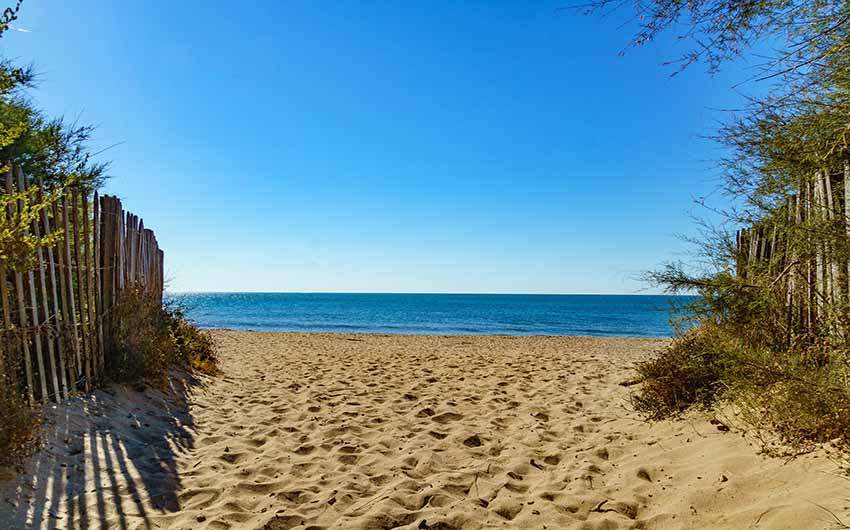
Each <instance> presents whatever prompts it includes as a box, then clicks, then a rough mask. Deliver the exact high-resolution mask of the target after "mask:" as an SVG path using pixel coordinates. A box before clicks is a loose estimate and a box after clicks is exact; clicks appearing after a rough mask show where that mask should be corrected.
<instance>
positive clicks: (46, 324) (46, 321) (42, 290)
mask: <svg viewBox="0 0 850 530" xmlns="http://www.w3.org/2000/svg"><path fill="white" fill-rule="evenodd" d="M40 190H41V187H40V186H39V192H38V194H37V197H38V198H39V200H43V193H41V191H40ZM41 214H42V215H46V212H45V210H42V211H41ZM38 221H39V220H38V219H35V221H33V225H32V227H33V235H34V236H35V237H36V239H41V229H40V228H39V222H38ZM46 235H48V234H47V232H45V236H46ZM36 258H37V260H38V279H39V292H38V294H39V295H40V296H39V297H38V300H37V302H35V303H34V304H33V313H34V314H36V315H37V314H38V308H39V307H41V314H42V319H41V322H42V328H41V331H40V332H39V335H41V334H42V332H43V333H44V338H45V342H46V343H47V361H48V362H47V364H48V365H49V367H50V379H51V382H52V383H53V397H54V399H55V400H56V402H57V403H60V402H61V401H62V393H61V392H60V390H59V377H58V376H57V372H56V348H55V347H54V344H53V339H54V333H53V329H54V326H53V324H52V323H51V321H50V320H51V319H50V299H49V298H48V297H47V271H46V270H45V264H44V251H43V250H42V248H41V245H39V246H38V247H36ZM51 259H52V258H51ZM33 294H34V296H33V299H34V300H35V299H36V298H37V297H36V296H35V293H33Z"/></svg>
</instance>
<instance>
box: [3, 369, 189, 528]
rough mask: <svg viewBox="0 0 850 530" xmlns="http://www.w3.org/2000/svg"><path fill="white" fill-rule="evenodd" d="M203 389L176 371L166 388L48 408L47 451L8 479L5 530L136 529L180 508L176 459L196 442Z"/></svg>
mask: <svg viewBox="0 0 850 530" xmlns="http://www.w3.org/2000/svg"><path fill="white" fill-rule="evenodd" d="M199 384H200V381H199V380H198V379H196V378H194V377H193V376H191V375H189V374H186V373H182V372H181V373H175V374H173V376H172V377H171V378H170V388H168V389H166V390H165V391H159V390H151V389H148V390H146V391H135V390H132V389H129V388H127V387H124V386H112V387H109V388H106V389H103V390H97V391H94V392H91V393H89V394H86V395H83V396H78V397H74V398H71V399H70V400H69V401H68V402H67V404H65V405H63V406H60V407H53V408H52V409H50V410H48V412H47V414H46V421H45V427H44V430H45V443H44V447H43V448H42V450H41V451H39V452H38V453H37V454H35V455H33V456H32V457H31V458H29V459H27V461H26V462H24V463H23V464H22V465H23V469H20V468H19V469H17V470H16V472H14V473H13V472H12V471H11V470H7V471H6V472H5V476H0V528H22V529H23V528H27V529H29V528H32V529H37V530H48V529H65V530H70V529H86V528H102V529H106V528H121V529H130V530H132V529H135V528H149V527H152V525H151V520H150V517H151V515H152V513H151V512H152V511H157V512H159V513H160V514H161V513H163V512H173V511H177V510H179V509H180V503H179V500H178V497H177V491H178V490H179V489H180V486H181V484H180V476H179V474H178V471H177V462H176V456H177V452H179V451H184V450H188V449H191V448H192V447H193V444H194V425H193V419H192V416H191V414H190V413H189V408H188V401H189V394H190V392H191V391H192V389H193V388H194V387H196V386H198V385H199Z"/></svg>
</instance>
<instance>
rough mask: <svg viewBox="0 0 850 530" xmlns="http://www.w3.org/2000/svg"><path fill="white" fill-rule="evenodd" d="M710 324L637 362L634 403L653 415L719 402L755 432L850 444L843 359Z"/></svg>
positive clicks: (848, 370) (847, 366) (830, 351)
mask: <svg viewBox="0 0 850 530" xmlns="http://www.w3.org/2000/svg"><path fill="white" fill-rule="evenodd" d="M737 337H738V335H737V333H736V332H735V334H733V333H731V332H728V331H727V330H725V329H724V328H723V327H722V326H719V325H716V324H703V325H702V326H700V327H698V328H696V329H693V330H691V331H689V332H687V333H685V334H684V335H682V336H681V337H680V338H678V339H676V340H674V341H673V343H672V344H671V345H670V346H669V347H668V348H666V349H664V350H662V351H661V352H659V353H658V354H656V355H655V356H654V357H652V358H651V359H648V360H647V361H645V362H643V363H640V364H639V365H638V373H639V375H640V381H641V383H642V384H641V386H640V387H639V388H638V390H637V392H636V393H635V394H634V395H633V396H632V404H633V405H634V407H635V409H636V410H637V411H638V412H640V413H642V414H643V415H645V416H646V417H648V418H650V419H654V420H658V419H663V418H667V417H671V416H675V415H677V414H679V413H681V412H683V411H685V410H687V409H688V408H691V407H697V408H705V407H709V406H712V405H715V404H717V403H718V402H719V401H725V402H727V403H730V404H733V405H735V407H736V410H738V411H739V413H740V414H739V418H740V419H741V420H742V421H743V422H744V423H747V424H749V425H750V426H751V427H753V428H755V429H756V430H757V431H760V430H764V431H769V432H771V433H772V434H773V436H774V437H775V436H778V437H779V439H781V440H782V441H783V442H784V443H786V444H789V445H790V446H792V447H796V448H809V447H811V446H812V445H813V444H817V443H824V442H833V443H835V444H837V445H838V446H840V447H842V448H845V449H848V448H850V384H849V383H848V382H850V363H848V356H847V354H846V352H843V351H840V350H836V348H835V347H834V346H830V345H827V344H817V343H816V344H814V345H807V346H806V347H804V348H800V349H787V350H773V349H769V348H765V347H758V346H755V345H749V344H745V343H744V342H742V341H741V340H740V339H739V338H737Z"/></svg>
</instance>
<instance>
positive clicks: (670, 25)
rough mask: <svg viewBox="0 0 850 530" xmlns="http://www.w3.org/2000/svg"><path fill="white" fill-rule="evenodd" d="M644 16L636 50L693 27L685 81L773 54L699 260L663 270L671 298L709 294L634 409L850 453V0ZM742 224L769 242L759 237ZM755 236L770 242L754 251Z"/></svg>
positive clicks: (660, 277)
mask: <svg viewBox="0 0 850 530" xmlns="http://www.w3.org/2000/svg"><path fill="white" fill-rule="evenodd" d="M623 5H624V4H622V3H620V2H614V1H613V0H592V1H591V2H590V3H589V4H585V5H584V6H583V7H584V9H586V10H587V11H588V12H600V11H606V10H609V9H616V8H617V6H623ZM634 8H635V13H634V14H635V15H636V20H637V21H638V22H637V23H638V25H639V27H638V30H637V31H636V34H635V37H634V39H633V40H632V43H631V44H632V45H635V46H640V45H644V44H646V43H648V42H651V41H653V40H654V39H655V38H657V37H658V36H659V35H661V34H662V33H663V32H665V31H679V36H680V37H681V41H682V42H684V43H686V44H687V43H689V44H690V45H691V47H690V51H688V52H686V53H685V55H683V56H681V57H679V58H677V59H674V60H672V61H671V62H670V63H671V64H676V65H678V67H679V68H678V69H676V70H675V71H674V73H677V72H679V71H681V69H684V68H687V67H689V66H691V65H694V64H697V63H703V64H704V65H706V66H707V68H708V70H709V71H710V72H716V71H717V70H718V69H719V68H720V67H721V66H722V65H723V64H724V63H725V62H727V61H729V60H732V59H735V58H737V57H739V56H743V55H746V56H747V57H748V58H750V59H752V58H758V59H759V61H760V63H759V67H757V68H756V69H754V70H753V71H754V72H755V75H754V76H753V78H752V79H751V80H750V81H751V82H753V83H754V84H757V86H758V92H759V94H760V95H759V96H757V97H749V98H747V104H746V106H745V107H744V108H743V109H740V110H738V111H734V112H730V113H729V114H728V115H727V119H726V120H725V123H724V124H723V125H722V126H721V127H720V128H719V129H718V130H717V131H716V132H715V134H714V138H715V139H716V140H717V141H718V143H719V145H720V146H721V148H722V150H721V153H722V156H721V158H720V160H719V161H718V162H719V168H720V172H721V175H722V177H721V181H720V185H719V187H720V192H721V193H720V194H719V195H718V196H720V197H722V198H723V202H722V206H716V205H711V204H707V203H706V202H705V201H700V202H701V203H702V204H703V205H704V206H706V207H708V208H709V209H710V212H711V214H710V216H709V217H711V218H712V219H713V221H712V222H710V223H709V222H705V223H704V224H703V225H702V228H703V230H702V231H701V234H700V235H699V236H698V237H696V238H694V239H692V242H694V243H696V247H695V248H696V251H695V253H694V255H693V259H691V260H688V261H687V262H680V263H671V264H667V265H666V266H664V267H662V268H661V269H660V270H657V271H654V272H651V273H650V274H649V279H650V280H651V281H652V282H653V283H655V284H657V285H660V286H662V287H664V288H665V289H666V290H667V291H669V292H671V293H689V294H690V293H696V294H698V295H699V297H698V298H697V300H696V301H695V302H693V303H692V304H690V305H689V306H688V307H687V308H685V311H684V313H683V314H685V315H686V317H685V318H686V320H688V321H689V325H687V326H683V327H682V329H684V330H685V331H683V332H682V333H681V334H680V335H679V336H678V337H677V338H676V339H675V340H674V341H673V342H672V344H671V345H670V346H669V347H668V348H666V349H664V350H663V351H661V352H660V353H658V354H657V355H656V356H654V357H653V358H651V359H649V360H647V361H645V362H643V363H641V364H640V366H639V367H638V371H639V373H640V376H641V381H642V383H643V384H642V385H640V386H639V387H638V390H637V392H636V394H635V395H634V397H633V404H634V405H635V407H636V408H637V410H639V411H640V412H642V413H644V414H645V415H646V416H648V417H650V418H653V419H660V418H666V417H670V416H675V415H677V414H679V413H681V412H683V411H685V410H687V409H688V408H691V407H713V406H719V405H730V406H731V407H732V409H733V410H735V411H736V416H737V417H738V418H739V419H741V420H743V421H744V422H745V423H746V424H748V425H750V426H752V427H756V430H757V431H770V432H772V433H773V435H774V436H775V437H777V438H778V439H779V440H780V441H781V442H782V443H784V444H790V445H791V446H794V447H797V448H806V447H811V446H812V444H819V443H824V442H832V443H835V444H838V445H840V446H842V447H844V448H845V449H848V448H850V266H848V264H850V143H848V139H850V138H849V137H848V135H850V4H848V3H847V2H846V1H844V0H767V1H762V0H758V1H756V0H746V1H734V2H730V1H727V0H696V1H692V2H668V1H661V0H647V1H645V2H643V1H642V2H637V3H636V4H634ZM624 9H628V8H626V7H624ZM764 47H769V48H770V49H771V50H772V51H770V52H767V53H765V52H763V48H764ZM755 48H758V51H754V49H755ZM754 86H755V85H754ZM718 219H719V220H718ZM741 229H744V230H749V232H748V234H756V235H757V236H751V238H750V239H746V240H745V239H744V235H743V234H746V233H747V232H741V231H740V230H741ZM752 237H761V238H762V241H761V242H756V243H754V244H752V245H750V244H751V243H753V239H752ZM754 249H759V250H757V251H755V252H754V251H753V250H754Z"/></svg>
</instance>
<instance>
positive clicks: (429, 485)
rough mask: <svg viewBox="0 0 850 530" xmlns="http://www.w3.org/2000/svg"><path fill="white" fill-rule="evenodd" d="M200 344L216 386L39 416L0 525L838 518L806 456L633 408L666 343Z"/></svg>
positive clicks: (333, 337)
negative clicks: (215, 368) (205, 347)
mask: <svg viewBox="0 0 850 530" xmlns="http://www.w3.org/2000/svg"><path fill="white" fill-rule="evenodd" d="M214 335H215V338H216V340H217V342H218V344H219V347H220V356H221V370H222V373H221V374H220V375H218V376H215V377H203V378H195V377H192V376H188V375H186V374H175V375H174V377H173V378H172V385H171V387H170V388H169V389H167V390H166V391H154V390H145V391H135V390H132V389H128V388H124V387H112V388H110V389H106V390H100V391H96V392H94V393H92V394H89V395H87V396H81V397H78V398H74V399H72V400H71V402H70V403H69V404H68V405H67V406H65V407H58V408H54V409H52V411H51V412H50V413H49V415H48V421H47V423H46V426H45V429H46V432H47V441H46V444H45V448H44V449H43V450H42V451H40V452H39V453H38V454H37V455H34V456H33V457H32V458H31V459H29V460H28V461H27V462H26V463H25V465H24V466H23V467H22V470H23V471H24V473H23V474H21V475H19V476H17V477H16V476H14V475H12V474H7V476H6V477H5V478H3V480H2V481H0V528H38V529H42V528H61V529H72V528H110V529H111V528H122V529H137V528H161V529H186V530H188V529H193V530H203V529H215V530H226V529H267V530H289V529H299V530H307V529H310V530H319V529H322V530H327V529H361V530H367V529H368V530H387V529H392V528H406V529H420V530H422V529H431V530H474V529H481V528H500V529H505V528H517V529H540V530H556V529H581V530H593V529H598V530H614V529H708V528H711V529H721V530H725V529H728V530H733V529H734V530H739V529H746V528H756V529H760V530H761V529H772V530H779V529H794V530H806V529H826V528H831V527H834V526H831V525H834V524H835V523H836V519H835V517H838V518H839V519H843V520H844V521H845V522H850V500H848V499H850V482H848V481H847V480H846V478H845V477H842V476H841V475H840V473H839V466H838V464H837V463H836V462H835V461H833V460H832V459H830V458H829V457H828V456H827V455H826V454H825V453H824V452H822V451H818V452H814V453H810V454H806V455H802V456H798V457H796V458H793V459H780V458H771V457H767V456H764V455H762V454H760V447H759V445H758V444H757V443H756V442H755V440H754V439H752V437H750V436H747V435H745V434H742V433H741V432H739V431H737V430H736V429H734V428H733V429H731V430H729V429H727V428H726V425H727V424H733V422H732V421H730V420H733V419H734V418H725V417H721V418H719V420H720V422H718V421H717V418H714V416H712V415H709V414H703V413H699V414H697V413H693V414H690V415H688V416H686V417H685V418H683V419H682V420H680V421H674V422H666V421H665V422H659V423H646V422H644V421H643V420H642V419H641V418H640V417H639V416H638V415H637V414H635V413H634V412H633V411H632V410H631V409H630V407H629V403H628V396H629V393H630V392H632V391H634V387H633V386H630V384H629V383H630V382H632V381H633V380H634V378H635V374H634V371H633V367H634V363H635V362H636V361H638V360H640V359H642V358H645V357H646V356H647V355H650V354H651V352H652V351H655V350H657V349H659V348H662V347H664V345H665V344H666V341H665V340H657V339H621V338H591V337H502V336H499V337H489V336H488V337H482V336H448V337H447V336H424V335H423V336H405V335H354V334H320V333H260V332H248V331H215V332H214ZM712 420H714V421H713V422H712ZM19 471H20V470H19ZM830 512H832V513H830Z"/></svg>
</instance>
